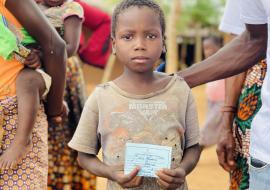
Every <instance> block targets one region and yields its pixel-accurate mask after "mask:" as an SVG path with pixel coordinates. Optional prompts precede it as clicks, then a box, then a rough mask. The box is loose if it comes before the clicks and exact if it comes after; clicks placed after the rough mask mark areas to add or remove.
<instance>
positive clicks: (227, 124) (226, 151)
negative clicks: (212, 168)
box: [217, 112, 236, 172]
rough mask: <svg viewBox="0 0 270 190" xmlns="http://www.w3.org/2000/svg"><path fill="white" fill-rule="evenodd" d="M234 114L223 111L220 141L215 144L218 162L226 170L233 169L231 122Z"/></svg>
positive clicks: (233, 146)
mask: <svg viewBox="0 0 270 190" xmlns="http://www.w3.org/2000/svg"><path fill="white" fill-rule="evenodd" d="M233 118H234V114H233V113H230V112H224V113H223V120H222V125H223V130H222V132H221V137H220V141H219V143H218V144H217V156H218V160H219V164H220V165H221V167H223V168H224V170H226V171H228V172H229V171H231V170H233V169H235V167H236V163H235V157H234V155H235V152H234V148H235V141H234V138H233V133H232V130H231V128H232V123H233Z"/></svg>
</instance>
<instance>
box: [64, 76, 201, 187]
mask: <svg viewBox="0 0 270 190" xmlns="http://www.w3.org/2000/svg"><path fill="white" fill-rule="evenodd" d="M198 140H199V129H198V119H197V111H196V106H195V101H194V99H193V96H192V94H191V90H190V88H189V87H188V85H187V84H186V82H185V81H184V80H183V79H181V78H180V77H177V76H173V77H172V79H171V80H170V82H169V83H168V84H167V86H166V87H165V88H163V89H162V90H159V91H156V92H153V93H150V94H147V95H134V94H130V93H128V92H125V91H123V90H122V89H120V88H119V87H118V86H116V84H115V83H113V82H108V83H106V84H102V85H99V86H97V87H96V89H95V90H94V92H93V93H92V95H91V96H90V97H89V98H88V100H87V102H86V105H85V107H84V110H83V113H82V116H81V119H80V122H79V124H78V127H77V130H76V132H75V134H74V136H73V138H72V140H71V141H70V143H69V146H70V147H71V148H73V149H75V150H77V151H79V152H83V153H88V154H94V155H96V154H98V152H99V150H100V148H101V147H102V153H103V161H104V163H106V164H107V165H123V164H124V160H125V158H124V155H125V144H126V143H127V142H132V143H145V144H155V145H164V146H170V147H172V164H171V168H176V167H178V166H179V164H180V162H181V160H182V157H183V152H184V149H186V148H188V147H191V146H193V145H195V144H197V143H198ZM107 189H109V190H120V189H122V188H121V187H120V186H119V185H118V184H117V183H115V182H113V181H110V180H109V181H108V188H107ZM134 189H135V188H134ZM136 189H140V190H148V189H149V190H150V189H151V190H159V189H160V188H159V186H158V184H157V183H156V179H154V178H146V179H144V182H143V184H142V186H141V187H139V188H136ZM179 189H181V190H182V189H187V187H186V184H185V185H183V187H181V188H179Z"/></svg>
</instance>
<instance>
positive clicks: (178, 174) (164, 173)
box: [156, 167, 186, 189]
mask: <svg viewBox="0 0 270 190" xmlns="http://www.w3.org/2000/svg"><path fill="white" fill-rule="evenodd" d="M156 175H157V176H158V179H157V183H158V184H159V186H160V187H161V188H162V189H177V188H179V187H181V186H182V185H183V184H184V183H185V178H186V172H185V170H184V169H182V168H180V167H179V168H176V169H162V170H159V171H158V172H157V173H156Z"/></svg>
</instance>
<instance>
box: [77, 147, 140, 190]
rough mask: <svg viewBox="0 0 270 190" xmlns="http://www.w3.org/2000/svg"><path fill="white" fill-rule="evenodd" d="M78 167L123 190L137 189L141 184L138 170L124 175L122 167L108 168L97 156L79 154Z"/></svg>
mask: <svg viewBox="0 0 270 190" xmlns="http://www.w3.org/2000/svg"><path fill="white" fill-rule="evenodd" d="M78 162H79V165H80V166H81V167H82V168H84V169H86V170H87V171H89V172H90V173H92V174H94V175H96V176H99V177H104V178H107V179H109V180H112V181H115V182H117V183H118V184H119V185H120V186H121V187H123V188H132V187H138V186H140V185H141V183H142V177H137V176H136V175H137V174H138V173H139V171H140V168H135V169H134V170H133V171H132V172H131V173H129V174H127V175H124V172H123V166H108V165H106V164H105V163H103V162H102V161H100V160H99V159H98V157H97V156H95V155H91V154H86V153H82V152H79V153H78Z"/></svg>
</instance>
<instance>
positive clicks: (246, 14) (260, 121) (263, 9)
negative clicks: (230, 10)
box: [233, 0, 270, 164]
mask: <svg viewBox="0 0 270 190" xmlns="http://www.w3.org/2000/svg"><path fill="white" fill-rule="evenodd" d="M233 1H236V0H233ZM240 8H241V9H240V12H241V19H242V21H243V22H244V23H247V24H266V23H268V36H269V34H270V28H269V21H270V19H269V18H270V0H240ZM269 39H270V38H268V49H267V63H268V62H269V58H270V57H269V56H270V40H269ZM269 72H270V66H268V67H267V73H266V77H265V79H264V83H263V87H262V92H261V97H262V107H261V109H260V110H259V112H258V113H257V115H256V116H255V118H254V120H253V122H252V128H251V142H250V143H251V144H250V154H251V156H253V157H255V158H257V159H259V160H261V161H263V162H266V163H268V164H270V146H269V144H268V143H269V140H270V73H269Z"/></svg>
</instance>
